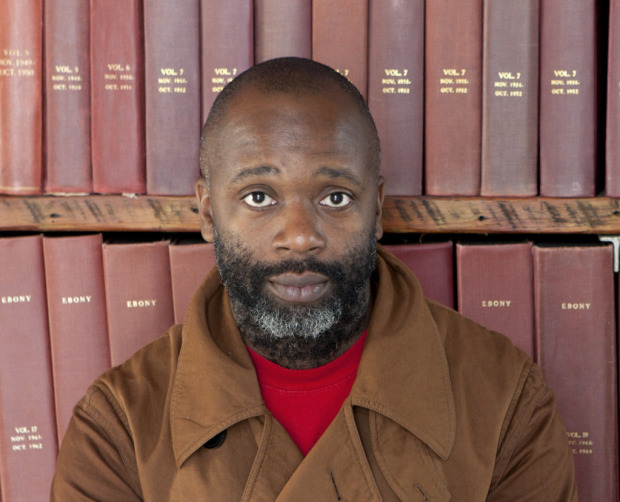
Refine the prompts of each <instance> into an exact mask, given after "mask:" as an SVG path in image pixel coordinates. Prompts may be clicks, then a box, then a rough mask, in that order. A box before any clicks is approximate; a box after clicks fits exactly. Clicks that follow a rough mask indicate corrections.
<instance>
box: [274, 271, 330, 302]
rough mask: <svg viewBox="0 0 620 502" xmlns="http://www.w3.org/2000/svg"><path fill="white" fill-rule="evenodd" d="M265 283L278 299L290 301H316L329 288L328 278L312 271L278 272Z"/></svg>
mask: <svg viewBox="0 0 620 502" xmlns="http://www.w3.org/2000/svg"><path fill="white" fill-rule="evenodd" d="M267 284H268V286H269V289H270V290H271V291H272V292H273V293H274V294H275V295H276V296H277V297H278V298H279V299H281V300H283V301H285V302H292V303H312V302H316V301H317V300H319V299H320V298H322V297H323V295H324V294H325V293H326V292H327V291H328V290H329V289H330V286H329V278H328V277H326V276H324V275H322V274H317V273H314V272H304V273H301V274H294V273H284V274H280V275H277V276H274V277H271V278H270V279H269V281H268V283H267Z"/></svg>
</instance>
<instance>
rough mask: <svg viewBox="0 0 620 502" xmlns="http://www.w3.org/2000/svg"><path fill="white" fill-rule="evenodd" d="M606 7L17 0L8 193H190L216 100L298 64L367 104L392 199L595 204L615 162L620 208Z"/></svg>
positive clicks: (2, 40) (587, 1) (614, 53)
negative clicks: (331, 76)
mask: <svg viewBox="0 0 620 502" xmlns="http://www.w3.org/2000/svg"><path fill="white" fill-rule="evenodd" d="M603 4H604V2H596V1H595V0H561V1H560V0H548V1H545V2H541V1H540V0H526V1H523V2H513V1H510V0H492V1H491V0H474V1H470V2H458V1H456V0H436V1H433V2H423V1H422V0H412V1H410V2H402V1H399V0H385V1H378V0H361V1H360V0H338V1H330V0H291V1H287V2H278V1H277V0H256V1H254V0H231V1H228V2H217V1H215V0H188V1H186V2H182V3H181V4H179V3H178V2H174V1H172V0H152V1H149V2H144V0H105V1H104V0H90V1H89V2H84V1H82V0H47V1H45V2H43V1H42V0H7V1H5V2H3V3H2V5H0V50H2V57H1V58H0V104H1V106H0V110H2V111H1V113H0V140H1V141H0V163H1V165H2V170H1V171H0V193H10V194H37V193H42V192H44V193H148V194H153V195H161V194H163V195H190V194H192V193H193V191H194V188H193V184H194V181H195V179H196V178H197V177H198V175H199V152H198V143H199V135H200V128H201V124H202V123H204V121H205V119H206V116H207V113H208V111H209V109H210V107H211V105H212V103H213V100H214V98H215V96H216V95H217V93H218V92H219V91H220V90H221V89H222V87H223V86H224V85H225V84H226V83H228V82H229V81H230V80H231V79H232V78H234V77H235V76H236V75H238V74H239V73H240V72H242V71H243V70H245V69H247V68H249V67H250V66H252V65H253V64H254V63H258V62H261V61H264V60H266V59H270V58H272V57H277V56H302V57H312V58H314V59H316V60H318V61H321V62H323V63H326V64H328V65H330V66H332V67H333V68H336V69H337V70H338V71H340V72H341V73H342V74H344V75H346V76H347V78H349V79H350V80H351V81H352V82H353V83H354V84H355V85H356V86H357V87H358V88H359V90H360V91H361V92H362V94H363V95H364V96H365V97H366V98H367V100H368V102H369V106H370V109H371V111H372V113H373V115H374V117H375V120H376V123H377V128H378V130H379V134H380V137H381V140H382V144H383V170H384V175H385V177H386V179H387V185H386V187H387V194H388V195H395V196H415V195H420V194H422V193H423V192H424V193H426V194H428V195H465V196H477V195H483V196H534V195H543V196H552V197H555V196H558V197H564V196H565V197H582V196H594V195H596V194H597V193H598V188H599V187H600V186H601V183H599V182H600V181H602V180H601V179H599V178H602V175H599V172H598V171H602V168H603V167H604V164H605V161H606V169H605V184H606V193H607V195H609V196H612V197H620V163H619V162H618V161H617V159H618V158H620V153H619V152H620V127H619V126H618V123H620V105H619V103H618V99H619V96H620V91H619V84H620V57H618V51H619V50H620V49H619V48H618V39H619V35H618V34H619V33H620V12H619V10H620V9H619V8H618V5H617V0H611V1H610V8H609V11H608V10H607V8H606V6H605V5H603ZM607 35H608V36H607ZM606 55H608V64H607V59H606ZM606 67H608V71H607V74H605V68H606ZM605 106H607V111H606V114H605V113H604V112H605ZM605 116H607V122H606V124H605V123H602V121H603V120H604V117H605ZM605 131H606V133H605ZM603 140H606V145H603ZM44 166H45V167H44Z"/></svg>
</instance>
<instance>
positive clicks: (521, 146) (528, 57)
mask: <svg viewBox="0 0 620 502" xmlns="http://www.w3.org/2000/svg"><path fill="white" fill-rule="evenodd" d="M539 15H540V10H539V0H526V1H522V2H514V1H512V0H485V3H484V23H483V26H484V35H483V52H484V57H483V74H482V83H483V87H482V89H483V91H482V110H483V115H482V173H481V176H482V179H481V188H480V193H481V195H488V196H500V195H503V196H532V195H536V194H537V193H538V56H539V52H538V39H539Z"/></svg>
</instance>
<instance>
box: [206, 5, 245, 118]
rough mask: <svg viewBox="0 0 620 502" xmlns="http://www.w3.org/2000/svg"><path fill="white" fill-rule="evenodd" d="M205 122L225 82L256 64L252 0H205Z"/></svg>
mask: <svg viewBox="0 0 620 502" xmlns="http://www.w3.org/2000/svg"><path fill="white" fill-rule="evenodd" d="M200 22H201V54H202V56H201V61H202V122H203V123H204V122H206V120H207V116H208V115H209V111H210V110H211V105H212V104H213V101H215V98H216V97H217V95H218V94H219V92H220V91H221V90H222V89H223V88H224V86H225V85H226V84H227V83H228V82H230V81H231V80H232V79H233V78H235V77H236V76H237V75H239V73H241V72H243V71H245V70H247V69H248V68H249V67H250V66H252V65H253V64H254V8H253V1H252V0H227V1H226V2H221V1H220V0H201V1H200Z"/></svg>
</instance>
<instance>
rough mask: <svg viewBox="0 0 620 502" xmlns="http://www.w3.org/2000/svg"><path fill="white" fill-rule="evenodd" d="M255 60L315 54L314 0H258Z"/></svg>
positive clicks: (255, 14)
mask: <svg viewBox="0 0 620 502" xmlns="http://www.w3.org/2000/svg"><path fill="white" fill-rule="evenodd" d="M254 9H255V12H254V16H255V19H254V35H255V37H254V43H255V47H254V61H255V62H256V63H261V62H263V61H266V60H268V59H273V58H277V57H284V56H297V57H302V58H308V59H309V58H311V57H312V1H311V0H287V1H286V2H281V1H280V0H256V2H255V3H254Z"/></svg>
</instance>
